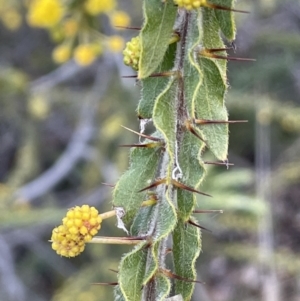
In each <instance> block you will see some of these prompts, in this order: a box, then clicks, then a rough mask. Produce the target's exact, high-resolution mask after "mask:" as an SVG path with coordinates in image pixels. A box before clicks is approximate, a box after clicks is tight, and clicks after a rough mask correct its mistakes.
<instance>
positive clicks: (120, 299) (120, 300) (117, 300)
mask: <svg viewBox="0 0 300 301" xmlns="http://www.w3.org/2000/svg"><path fill="white" fill-rule="evenodd" d="M114 301H126V299H125V298H124V296H123V294H122V291H121V289H120V286H119V285H117V286H116V287H115V289H114Z"/></svg>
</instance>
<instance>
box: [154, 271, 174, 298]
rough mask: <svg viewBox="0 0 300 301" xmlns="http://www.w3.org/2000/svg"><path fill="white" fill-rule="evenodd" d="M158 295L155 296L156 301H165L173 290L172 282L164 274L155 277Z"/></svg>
mask: <svg viewBox="0 0 300 301" xmlns="http://www.w3.org/2000/svg"><path fill="white" fill-rule="evenodd" d="M155 286H156V291H155V293H156V295H155V296H154V297H155V299H154V300H156V301H163V300H165V298H166V297H167V296H168V295H169V292H170V289H171V283H170V280H169V279H168V278H167V277H166V276H165V275H162V274H159V275H157V276H156V277H155Z"/></svg>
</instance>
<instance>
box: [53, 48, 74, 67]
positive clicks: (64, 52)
mask: <svg viewBox="0 0 300 301" xmlns="http://www.w3.org/2000/svg"><path fill="white" fill-rule="evenodd" d="M70 57H71V48H70V46H68V45H64V44H62V45H59V46H57V47H55V48H54V50H53V52H52V58H53V60H54V62H56V63H58V64H62V63H65V62H66V61H67V60H69V59H70Z"/></svg>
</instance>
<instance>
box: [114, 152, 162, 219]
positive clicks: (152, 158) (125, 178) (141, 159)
mask: <svg viewBox="0 0 300 301" xmlns="http://www.w3.org/2000/svg"><path fill="white" fill-rule="evenodd" d="M160 152H161V150H160V149H157V148H134V149H133V150H132V152H131V156H130V161H131V163H130V167H129V169H128V170H127V171H126V172H125V173H124V174H123V175H122V177H121V178H120V180H119V181H118V183H117V185H116V187H115V189H114V194H113V206H114V207H123V208H124V210H125V216H124V219H123V220H124V222H125V223H128V222H130V221H132V219H133V217H134V216H135V214H136V212H137V211H138V210H139V208H140V205H141V203H142V202H143V200H144V199H145V196H146V194H147V192H138V191H139V190H141V189H143V188H145V187H146V186H148V185H149V184H150V183H151V182H152V181H153V179H154V177H155V174H156V171H157V166H158V163H159V160H160Z"/></svg>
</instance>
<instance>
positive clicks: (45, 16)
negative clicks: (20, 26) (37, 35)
mask: <svg viewBox="0 0 300 301" xmlns="http://www.w3.org/2000/svg"><path fill="white" fill-rule="evenodd" d="M63 15H64V7H63V5H62V3H61V1H59V0H33V1H31V2H30V6H29V9H28V15H27V21H28V23H29V25H31V26H35V27H44V28H50V27H53V26H54V25H56V24H57V23H58V22H59V21H60V20H61V19H62V17H63Z"/></svg>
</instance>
